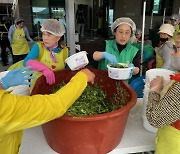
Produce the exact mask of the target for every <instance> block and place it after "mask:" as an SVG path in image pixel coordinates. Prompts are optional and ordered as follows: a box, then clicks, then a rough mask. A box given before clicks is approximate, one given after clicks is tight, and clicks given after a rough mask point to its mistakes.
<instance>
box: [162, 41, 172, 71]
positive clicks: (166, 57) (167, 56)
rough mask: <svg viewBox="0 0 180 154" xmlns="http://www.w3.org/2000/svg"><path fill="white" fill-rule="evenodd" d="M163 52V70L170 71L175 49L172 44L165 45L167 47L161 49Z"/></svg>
mask: <svg viewBox="0 0 180 154" xmlns="http://www.w3.org/2000/svg"><path fill="white" fill-rule="evenodd" d="M161 50H162V58H163V61H164V62H163V65H162V68H164V69H169V67H170V64H171V56H172V55H171V54H172V51H173V47H172V44H170V43H165V45H163V47H162V48H161Z"/></svg>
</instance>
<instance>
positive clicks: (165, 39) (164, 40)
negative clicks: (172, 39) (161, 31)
mask: <svg viewBox="0 0 180 154" xmlns="http://www.w3.org/2000/svg"><path fill="white" fill-rule="evenodd" d="M167 40H168V38H160V41H161V42H162V43H165V42H166V41H167Z"/></svg>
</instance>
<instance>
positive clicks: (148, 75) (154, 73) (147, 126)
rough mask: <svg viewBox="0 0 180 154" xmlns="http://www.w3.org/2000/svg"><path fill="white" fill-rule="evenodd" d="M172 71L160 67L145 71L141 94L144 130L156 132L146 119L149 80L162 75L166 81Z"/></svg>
mask: <svg viewBox="0 0 180 154" xmlns="http://www.w3.org/2000/svg"><path fill="white" fill-rule="evenodd" d="M172 73H173V71H170V70H167V69H162V68H155V69H150V70H148V71H146V78H145V86H144V95H143V111H142V118H143V126H144V128H145V129H146V130H148V131H150V132H153V133H156V132H157V128H155V127H153V126H151V125H150V124H149V122H148V120H147V117H146V106H147V103H148V95H149V90H150V89H149V88H150V87H149V85H150V82H151V81H152V80H153V79H154V78H155V77H156V76H162V77H163V78H164V80H166V81H168V80H170V78H169V75H170V74H172Z"/></svg>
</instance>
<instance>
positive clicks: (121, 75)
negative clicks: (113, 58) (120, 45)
mask: <svg viewBox="0 0 180 154" xmlns="http://www.w3.org/2000/svg"><path fill="white" fill-rule="evenodd" d="M118 64H120V65H124V66H126V67H128V64H125V63H118ZM107 68H108V76H109V77H110V78H112V79H115V80H127V79H129V78H130V72H131V71H132V69H133V67H128V68H114V67H111V66H110V64H108V65H107Z"/></svg>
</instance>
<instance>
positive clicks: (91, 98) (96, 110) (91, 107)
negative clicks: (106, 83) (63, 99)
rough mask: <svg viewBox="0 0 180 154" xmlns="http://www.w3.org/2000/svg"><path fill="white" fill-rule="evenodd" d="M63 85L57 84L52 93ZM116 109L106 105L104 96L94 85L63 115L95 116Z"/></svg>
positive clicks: (108, 104)
mask: <svg viewBox="0 0 180 154" xmlns="http://www.w3.org/2000/svg"><path fill="white" fill-rule="evenodd" d="M64 85H65V83H61V84H59V85H58V87H57V88H56V89H53V93H54V92H56V91H57V90H58V89H60V88H61V87H62V86H64ZM116 108H117V107H116V106H115V105H113V104H112V103H108V99H107V97H106V94H105V93H104V91H103V90H102V89H101V88H100V87H99V86H97V85H94V86H93V87H92V86H89V85H88V86H87V87H86V89H85V90H84V92H83V93H82V95H81V96H80V97H79V98H78V99H77V100H76V101H75V103H74V104H73V105H72V106H71V107H70V108H69V109H68V110H67V112H66V113H65V114H66V115H73V116H85V115H97V114H102V113H106V112H111V111H113V110H115V109H116Z"/></svg>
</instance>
